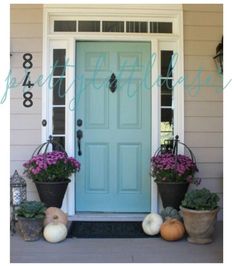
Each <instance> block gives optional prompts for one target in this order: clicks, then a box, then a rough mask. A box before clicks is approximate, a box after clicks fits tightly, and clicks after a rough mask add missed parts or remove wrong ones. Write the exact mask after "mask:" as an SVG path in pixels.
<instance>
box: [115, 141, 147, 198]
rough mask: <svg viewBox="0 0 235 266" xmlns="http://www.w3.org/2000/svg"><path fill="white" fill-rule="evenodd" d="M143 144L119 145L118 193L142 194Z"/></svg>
mask: <svg viewBox="0 0 235 266" xmlns="http://www.w3.org/2000/svg"><path fill="white" fill-rule="evenodd" d="M141 172H142V170H141V144H132V143H130V144H128V143H125V144H119V145H118V177H119V180H118V186H117V187H118V193H130V192H132V193H133V192H140V188H141Z"/></svg>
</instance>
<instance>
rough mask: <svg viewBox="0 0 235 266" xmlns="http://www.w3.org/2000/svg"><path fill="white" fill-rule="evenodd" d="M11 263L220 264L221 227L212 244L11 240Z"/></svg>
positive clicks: (12, 238) (117, 240)
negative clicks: (54, 242)
mask: <svg viewBox="0 0 235 266" xmlns="http://www.w3.org/2000/svg"><path fill="white" fill-rule="evenodd" d="M10 256H11V263H222V262H223V224H222V222H217V226H216V232H215V236H214V242H213V243H211V244H208V245H195V244H190V243H188V242H187V240H186V238H185V239H182V240H180V241H177V242H167V241H164V240H163V239H161V238H156V239H152V238H151V239H150V238H141V239H140V238H132V239H130V238H128V239H124V238H118V239H104V238H102V239H81V238H80V239H78V238H73V239H66V240H65V241H63V242H61V243H57V244H50V243H48V242H46V241H44V240H43V239H41V240H39V241H35V242H25V241H23V240H22V239H21V237H20V236H19V235H18V234H15V235H14V236H12V237H11V255H10Z"/></svg>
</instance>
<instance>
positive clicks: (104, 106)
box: [84, 79, 109, 129]
mask: <svg viewBox="0 0 235 266" xmlns="http://www.w3.org/2000/svg"><path fill="white" fill-rule="evenodd" d="M102 83H103V80H97V79H96V81H95V83H94V81H93V80H86V82H85V105H84V108H85V113H84V116H85V127H86V128H92V129H97V128H108V126H109V111H108V110H109V107H108V105H109V102H108V90H106V89H105V88H102ZM97 86H98V87H97ZM97 88H98V89H97Z"/></svg>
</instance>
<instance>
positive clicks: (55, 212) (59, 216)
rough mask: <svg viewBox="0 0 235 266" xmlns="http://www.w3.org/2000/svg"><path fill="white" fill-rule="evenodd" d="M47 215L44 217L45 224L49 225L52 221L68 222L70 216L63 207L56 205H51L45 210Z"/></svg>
mask: <svg viewBox="0 0 235 266" xmlns="http://www.w3.org/2000/svg"><path fill="white" fill-rule="evenodd" d="M45 214H46V216H45V219H44V226H46V225H48V224H49V223H52V222H59V223H62V224H64V225H66V224H67V222H68V217H67V214H66V213H64V212H63V211H62V210H61V209H59V208H56V207H49V208H47V209H46V212H45Z"/></svg>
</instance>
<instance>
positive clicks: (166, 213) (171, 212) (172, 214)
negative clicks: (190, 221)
mask: <svg viewBox="0 0 235 266" xmlns="http://www.w3.org/2000/svg"><path fill="white" fill-rule="evenodd" d="M161 216H162V219H163V220H164V221H165V220H166V219H167V218H168V217H169V218H175V219H177V220H179V221H180V220H182V218H181V216H180V215H179V212H178V211H177V210H176V209H174V208H173V207H166V208H164V209H163V210H162V211H161Z"/></svg>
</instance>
